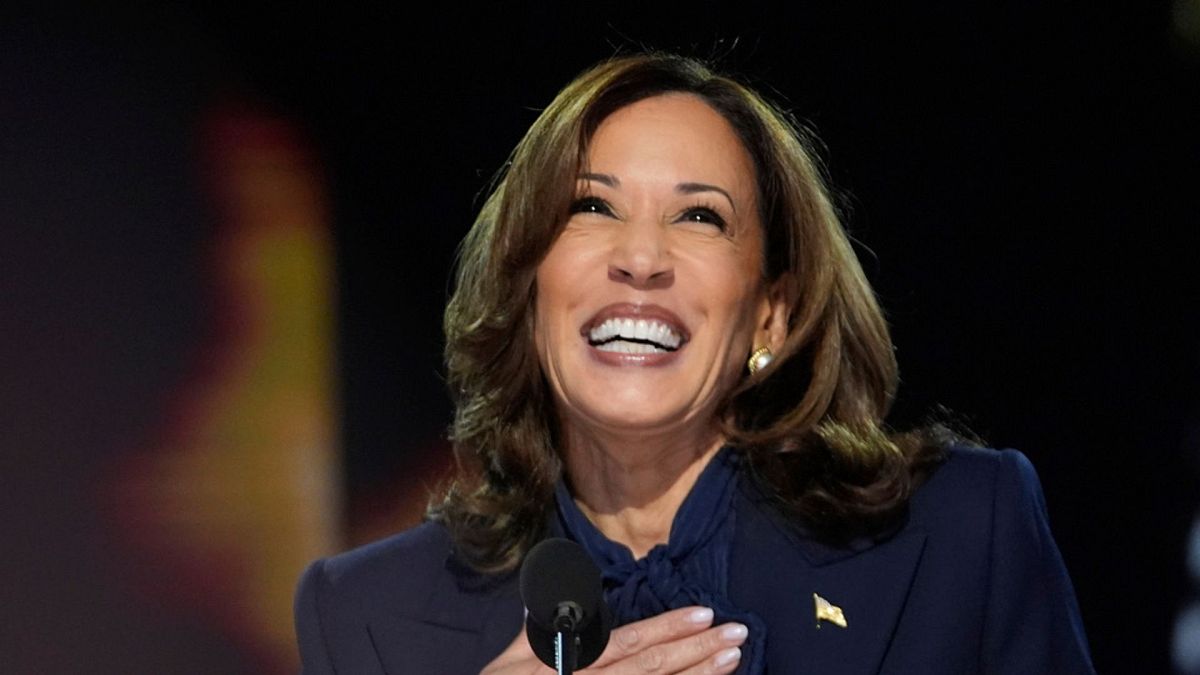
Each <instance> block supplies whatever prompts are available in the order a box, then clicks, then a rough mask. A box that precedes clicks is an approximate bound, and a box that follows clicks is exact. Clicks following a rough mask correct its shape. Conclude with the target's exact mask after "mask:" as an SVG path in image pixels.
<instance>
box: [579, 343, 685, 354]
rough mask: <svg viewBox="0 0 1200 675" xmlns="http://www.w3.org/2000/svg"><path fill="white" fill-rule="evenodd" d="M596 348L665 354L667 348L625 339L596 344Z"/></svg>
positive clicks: (625, 352) (623, 352)
mask: <svg viewBox="0 0 1200 675" xmlns="http://www.w3.org/2000/svg"><path fill="white" fill-rule="evenodd" d="M596 349H599V350H600V351H602V352H619V353H621V354H665V353H666V352H667V350H665V349H663V348H662V347H658V346H655V345H651V344H646V343H645V342H626V341H624V340H613V341H612V342H605V343H604V344H602V345H596Z"/></svg>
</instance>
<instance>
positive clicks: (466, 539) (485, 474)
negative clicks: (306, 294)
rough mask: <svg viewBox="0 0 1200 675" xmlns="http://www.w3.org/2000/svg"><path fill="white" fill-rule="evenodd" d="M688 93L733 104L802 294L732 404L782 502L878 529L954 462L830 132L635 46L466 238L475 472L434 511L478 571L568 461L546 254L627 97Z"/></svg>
mask: <svg viewBox="0 0 1200 675" xmlns="http://www.w3.org/2000/svg"><path fill="white" fill-rule="evenodd" d="M665 93H687V94H691V95H694V96H697V97H699V98H700V99H702V100H703V101H705V102H706V103H707V104H708V105H710V106H712V107H713V109H715V110H716V111H717V112H719V113H720V114H721V115H722V116H724V118H725V119H726V120H728V122H729V123H730V125H732V127H733V128H734V130H736V132H737V134H738V136H739V137H740V139H741V141H742V143H743V144H744V145H745V147H746V149H747V150H748V151H749V153H750V155H751V157H752V159H753V162H754V167H755V169H756V171H757V182H758V191H759V195H758V197H759V199H758V204H759V208H760V209H761V213H760V216H761V222H762V223H763V226H764V228H765V238H764V241H765V250H764V259H765V261H766V265H765V273H766V275H767V277H768V278H767V281H768V282H770V283H771V284H773V285H774V287H775V288H777V289H781V292H782V293H784V297H785V298H786V299H787V301H788V303H789V306H790V313H789V319H788V330H787V337H786V340H785V344H784V346H783V348H782V350H780V352H779V353H777V354H775V359H774V361H773V362H772V363H771V364H770V365H769V366H767V367H766V368H765V369H763V370H760V371H759V372H757V373H755V374H753V375H751V374H747V375H746V376H745V377H744V378H743V380H742V381H741V382H740V383H739V384H738V385H737V386H736V387H735V388H734V389H733V390H732V391H730V392H728V394H727V395H726V396H725V398H724V400H723V403H722V405H721V407H720V408H719V411H720V415H721V422H722V424H723V426H724V428H725V433H726V435H727V437H728V438H729V440H730V442H731V443H733V444H735V445H736V446H738V447H739V448H740V450H741V452H742V453H743V454H744V455H745V457H746V458H748V460H749V466H750V467H751V470H752V471H753V472H754V473H755V475H756V476H757V477H758V479H759V481H758V482H759V484H760V485H762V486H763V487H764V489H765V491H766V492H767V493H768V494H769V495H771V496H772V497H773V498H774V499H775V500H776V501H777V503H778V505H779V506H780V508H781V509H782V510H783V511H784V512H785V513H787V514H788V515H789V516H791V517H792V518H794V519H795V520H796V522H797V523H798V524H799V525H801V526H803V527H805V528H807V529H808V530H809V531H811V532H815V533H818V534H820V535H822V536H824V537H825V538H827V539H831V540H844V539H847V538H850V537H857V536H862V535H870V534H878V533H880V532H884V531H886V530H887V529H888V528H889V527H891V526H892V525H894V524H895V523H896V521H897V519H898V518H900V517H902V516H903V513H904V508H905V505H906V504H907V501H908V497H909V494H910V493H911V491H912V489H913V487H914V484H915V482H916V479H917V476H919V475H920V473H921V471H922V470H923V469H924V468H925V467H927V466H928V465H929V464H931V463H932V462H933V461H936V458H937V454H938V453H937V445H938V444H937V443H936V442H935V441H934V440H933V439H932V438H929V437H928V434H906V435H897V434H891V433H888V432H887V431H886V429H885V428H884V427H883V418H884V416H885V414H886V413H887V410H888V408H889V406H890V404H891V401H892V398H893V395H894V392H895V389H896V383H897V373H896V362H895V358H894V355H893V348H892V342H891V338H890V336H889V333H888V327H887V323H886V322H885V321H884V318H883V316H882V313H881V312H880V309H879V305H878V303H877V302H876V300H875V295H874V293H873V292H872V290H871V288H870V286H869V285H868V283H867V280H866V277H865V276H864V274H863V271H862V267H861V266H860V265H859V263H858V260H857V258H856V257H855V254H854V252H853V250H852V248H851V246H850V242H849V240H848V238H847V236H846V233H845V231H844V230H843V229H842V225H841V223H840V222H839V219H838V215H837V212H836V209H835V208H834V205H833V203H832V202H831V199H830V196H829V191H828V189H827V188H826V184H825V180H824V178H823V175H822V170H821V167H820V165H819V163H818V161H817V159H816V155H815V153H814V152H813V150H812V145H813V141H812V139H811V138H810V136H809V135H808V134H807V133H806V132H805V131H803V129H802V128H801V127H800V126H799V125H798V124H796V123H795V122H794V121H793V120H792V118H791V117H790V116H789V115H788V114H787V113H785V112H783V111H782V110H781V109H779V108H777V107H775V106H774V105H772V104H771V103H769V102H768V101H766V100H765V99H764V98H763V97H761V96H760V95H759V94H757V93H756V92H754V91H753V90H752V89H750V88H749V87H747V86H745V85H743V84H741V83H739V82H738V81H736V80H734V79H732V78H729V77H726V76H723V75H720V74H717V73H714V72H713V71H712V70H710V69H709V68H708V67H707V66H706V65H704V64H703V63H701V62H698V61H696V60H693V59H690V58H684V57H680V56H675V55H669V54H639V55H632V56H623V57H618V58H614V59H611V60H609V61H605V62H602V63H600V64H599V65H597V66H595V67H593V68H591V69H590V70H588V71H586V72H584V73H583V74H582V75H580V76H579V77H578V78H576V79H575V80H574V81H573V82H571V83H570V84H568V85H567V87H566V88H565V89H563V90H562V91H561V92H560V93H559V94H558V96H557V97H555V99H554V101H553V102H551V103H550V105H549V106H548V107H547V108H546V109H545V110H544V111H543V112H542V113H541V115H540V116H539V117H538V118H537V121H535V122H534V123H533V126H532V127H530V129H529V131H528V132H527V133H526V134H525V137H524V138H523V139H522V140H521V142H520V143H519V144H518V145H517V147H516V149H515V150H514V151H513V153H512V156H511V158H510V161H509V162H508V164H507V166H506V167H505V169H504V170H503V171H502V172H501V174H500V175H499V176H498V177H497V181H496V183H495V185H494V189H493V191H492V193H491V195H490V196H489V198H488V199H487V201H486V202H485V204H484V206H483V208H482V209H481V211H480V213H479V217H478V218H477V219H476V221H475V224H474V226H473V227H472V228H471V231H470V232H469V233H468V234H467V236H466V238H465V240H464V241H463V243H462V247H461V250H460V253H459V260H458V273H457V285H456V287H455V290H454V293H453V296H452V297H451V299H450V302H449V305H448V306H447V308H446V315H445V333H446V369H447V376H448V382H449V385H450V388H451V393H452V396H453V397H454V400H455V404H456V413H455V418H454V423H453V426H452V428H451V439H452V441H453V443H454V449H455V454H456V459H457V467H458V474H457V477H456V478H455V480H454V482H453V484H452V485H451V486H450V488H449V489H448V490H447V491H446V493H445V495H444V496H443V497H442V498H441V499H440V501H435V502H434V503H433V504H432V505H431V507H430V511H429V516H430V517H431V518H432V519H434V520H438V521H441V522H442V523H444V524H445V525H446V527H447V528H448V529H449V530H450V532H451V533H452V535H453V538H454V540H455V542H456V544H457V546H458V548H459V551H460V553H461V554H462V555H463V556H464V557H465V558H466V559H467V560H468V561H469V562H470V563H471V564H472V565H473V566H475V567H476V568H477V569H480V570H483V571H489V572H504V571H511V570H512V569H514V568H515V567H516V566H517V565H519V563H520V561H521V559H522V557H523V556H524V554H525V552H526V551H528V549H529V548H530V547H531V546H532V545H533V544H534V543H536V541H537V540H538V539H539V538H540V537H542V536H543V535H544V529H545V525H546V522H547V515H548V513H549V509H550V507H551V505H552V504H553V494H554V484H555V482H556V481H557V480H558V478H559V475H560V472H561V471H562V466H563V462H562V458H561V457H560V455H559V450H560V449H561V448H559V447H558V445H557V444H556V440H557V439H556V436H557V430H556V424H557V421H556V419H557V418H556V414H555V410H554V402H553V400H552V395H551V393H550V391H549V388H548V386H547V384H546V381H545V379H544V377H543V374H542V371H541V368H540V366H539V363H538V358H537V354H536V353H535V350H534V340H533V318H534V303H535V302H536V297H535V293H534V288H535V285H534V280H535V274H536V271H537V266H538V264H539V263H540V262H541V260H542V258H543V256H544V255H545V254H546V252H547V251H548V250H549V248H550V246H551V245H552V244H553V243H554V240H555V238H556V237H557V236H558V234H559V232H560V230H561V229H562V227H563V224H564V223H565V222H566V220H567V217H568V212H569V207H570V204H571V203H572V201H573V199H574V198H575V190H576V177H577V176H578V175H579V173H580V171H581V167H582V166H583V164H584V162H585V159H586V154H587V145H588V142H589V140H590V138H591V136H592V134H593V133H594V132H595V130H596V128H597V127H598V126H599V124H600V122H601V121H603V120H604V119H605V118H606V117H607V116H608V115H610V114H612V113H613V112H614V111H616V110H618V109H620V108H622V107H624V106H627V105H630V104H631V103H634V102H637V101H639V100H642V99H646V98H649V97H652V96H656V95H660V94H665Z"/></svg>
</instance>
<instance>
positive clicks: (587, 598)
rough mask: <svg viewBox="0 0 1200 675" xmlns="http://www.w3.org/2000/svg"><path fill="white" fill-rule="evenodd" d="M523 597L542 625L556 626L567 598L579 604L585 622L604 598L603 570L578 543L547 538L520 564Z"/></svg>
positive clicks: (532, 614) (530, 613)
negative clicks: (601, 570)
mask: <svg viewBox="0 0 1200 675" xmlns="http://www.w3.org/2000/svg"><path fill="white" fill-rule="evenodd" d="M521 600H522V601H523V602H524V603H525V608H526V609H528V610H529V615H530V616H532V617H533V619H534V621H537V622H538V623H539V624H541V625H542V626H543V627H545V628H548V629H552V628H553V627H554V614H555V612H556V611H557V609H558V606H559V605H560V604H562V603H564V602H573V603H575V604H576V605H578V606H579V609H580V610H581V611H582V614H583V617H582V619H581V620H580V622H579V623H580V627H582V626H584V625H586V624H587V623H588V622H589V621H590V620H591V619H592V617H595V616H596V613H597V611H598V609H599V607H600V604H601V603H602V602H603V596H602V595H601V588H600V570H599V569H597V568H596V564H595V563H593V562H592V559H591V558H589V557H588V554H587V553H586V552H585V551H584V550H583V548H582V547H580V546H579V544H576V543H575V542H573V541H569V540H567V539H546V540H545V541H542V542H541V543H539V544H538V545H537V546H534V547H533V549H532V550H530V551H529V554H528V555H527V556H526V557H525V562H524V563H522V565H521Z"/></svg>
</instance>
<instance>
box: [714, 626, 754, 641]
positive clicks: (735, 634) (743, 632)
mask: <svg viewBox="0 0 1200 675" xmlns="http://www.w3.org/2000/svg"><path fill="white" fill-rule="evenodd" d="M749 634H750V631H749V630H747V629H746V627H745V626H743V625H742V624H740V623H734V624H730V625H728V626H726V627H724V628H722V629H721V639H723V640H725V641H726V642H741V641H742V640H745V639H746V636H747V635H749Z"/></svg>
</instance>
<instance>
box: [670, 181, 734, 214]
mask: <svg viewBox="0 0 1200 675" xmlns="http://www.w3.org/2000/svg"><path fill="white" fill-rule="evenodd" d="M675 191H676V192H678V193H680V194H685V195H694V194H696V193H698V192H719V193H720V194H722V195H725V199H728V200H729V208H731V209H733V212H734V213H735V214H736V213H737V205H736V204H734V203H733V197H730V196H729V193H728V192H726V191H725V190H722V189H721V188H719V187H717V186H716V185H709V184H708V183H680V184H679V185H676V186H675Z"/></svg>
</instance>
